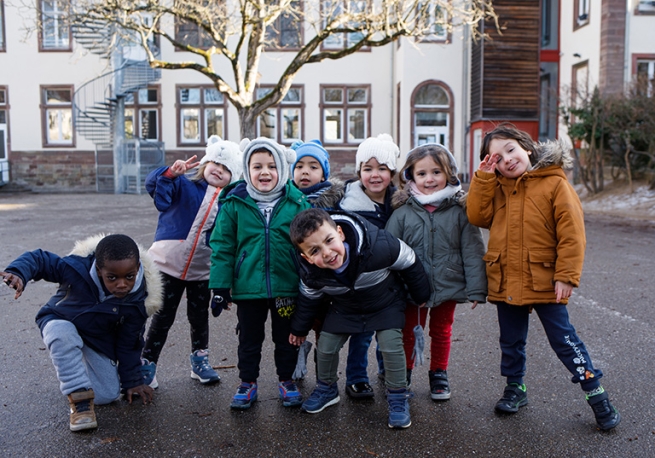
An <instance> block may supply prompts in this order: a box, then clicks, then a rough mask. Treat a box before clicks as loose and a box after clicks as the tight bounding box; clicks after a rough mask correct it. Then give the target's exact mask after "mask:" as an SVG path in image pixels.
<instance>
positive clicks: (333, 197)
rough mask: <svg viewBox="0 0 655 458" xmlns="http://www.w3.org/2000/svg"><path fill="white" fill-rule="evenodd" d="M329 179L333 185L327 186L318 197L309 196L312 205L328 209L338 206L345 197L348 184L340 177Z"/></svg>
mask: <svg viewBox="0 0 655 458" xmlns="http://www.w3.org/2000/svg"><path fill="white" fill-rule="evenodd" d="M329 181H330V183H332V186H330V187H328V188H326V189H325V191H323V192H322V193H320V194H319V195H318V197H316V198H315V199H311V198H310V196H308V201H309V203H310V204H312V207H316V208H325V209H328V210H332V209H335V208H337V206H338V204H339V201H340V200H341V199H342V198H343V193H344V191H345V188H346V185H345V183H344V182H343V181H341V180H340V179H339V178H330V180H329Z"/></svg>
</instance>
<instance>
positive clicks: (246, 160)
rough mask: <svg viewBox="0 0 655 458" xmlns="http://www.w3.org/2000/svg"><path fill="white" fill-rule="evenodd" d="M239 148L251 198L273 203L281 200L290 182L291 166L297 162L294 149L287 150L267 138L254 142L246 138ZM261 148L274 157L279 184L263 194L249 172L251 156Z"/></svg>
mask: <svg viewBox="0 0 655 458" xmlns="http://www.w3.org/2000/svg"><path fill="white" fill-rule="evenodd" d="M239 146H240V148H241V150H242V151H243V170H244V171H245V173H244V174H243V177H244V179H245V180H246V185H247V186H246V189H247V190H248V194H249V195H250V197H252V198H253V199H254V200H259V201H265V202H271V201H273V200H275V199H277V198H279V197H280V196H281V195H282V190H283V189H284V187H285V186H286V184H287V181H289V170H290V166H291V164H293V163H294V162H295V161H296V152H295V151H294V150H292V149H289V148H285V147H284V146H282V145H280V144H279V143H277V142H275V141H273V140H271V139H270V138H266V137H258V138H256V139H254V140H252V141H250V140H249V139H247V138H244V139H243V140H241V143H240V144H239ZM260 148H263V149H265V150H266V151H268V152H269V153H271V154H272V155H273V159H274V160H275V166H276V167H277V174H278V180H277V184H276V185H275V187H274V188H273V189H272V190H271V191H269V192H267V193H261V192H260V191H258V190H257V188H255V187H254V186H253V184H252V180H251V179H250V172H249V171H248V166H249V164H250V156H252V153H253V151H256V150H258V149H260Z"/></svg>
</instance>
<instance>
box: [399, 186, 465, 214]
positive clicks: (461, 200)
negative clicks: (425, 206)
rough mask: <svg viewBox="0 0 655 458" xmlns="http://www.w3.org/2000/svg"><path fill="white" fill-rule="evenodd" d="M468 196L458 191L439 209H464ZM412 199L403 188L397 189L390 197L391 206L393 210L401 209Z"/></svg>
mask: <svg viewBox="0 0 655 458" xmlns="http://www.w3.org/2000/svg"><path fill="white" fill-rule="evenodd" d="M467 196H468V194H467V193H466V191H459V192H457V194H455V195H454V196H452V197H450V198H448V199H446V200H445V201H444V202H443V203H442V204H441V205H440V207H444V208H445V207H450V206H451V205H459V206H460V207H462V208H466V198H467ZM411 197H412V195H411V193H410V192H409V191H408V190H407V189H406V188H405V189H399V190H398V191H396V193H395V194H394V195H393V196H392V197H391V206H392V207H393V209H394V210H397V209H398V208H400V207H402V206H403V205H405V204H406V203H407V201H408V200H409V199H410V198H411ZM416 203H417V205H421V204H419V203H418V202H416Z"/></svg>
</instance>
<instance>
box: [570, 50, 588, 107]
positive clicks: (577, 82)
mask: <svg viewBox="0 0 655 458" xmlns="http://www.w3.org/2000/svg"><path fill="white" fill-rule="evenodd" d="M588 96H589V62H588V61H585V62H580V63H579V64H576V65H574V66H573V75H572V79H571V104H572V105H573V107H575V108H580V107H582V105H583V104H584V101H585V100H587V97H588Z"/></svg>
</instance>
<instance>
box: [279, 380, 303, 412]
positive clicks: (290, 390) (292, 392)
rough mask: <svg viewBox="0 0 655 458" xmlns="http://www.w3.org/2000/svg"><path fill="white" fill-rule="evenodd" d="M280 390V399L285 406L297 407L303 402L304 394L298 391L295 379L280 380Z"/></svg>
mask: <svg viewBox="0 0 655 458" xmlns="http://www.w3.org/2000/svg"><path fill="white" fill-rule="evenodd" d="M278 389H279V390H280V399H282V405H283V406H284V407H297V406H299V405H300V404H302V394H300V391H298V387H297V386H296V384H295V383H294V382H293V380H287V381H286V382H280V383H279V384H278Z"/></svg>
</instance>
